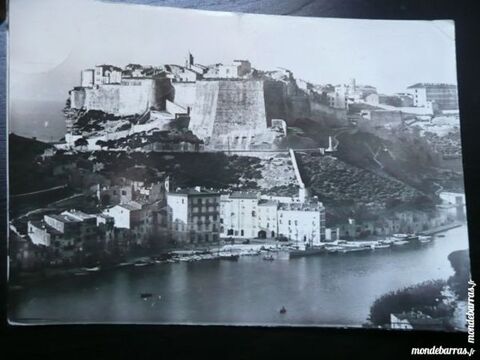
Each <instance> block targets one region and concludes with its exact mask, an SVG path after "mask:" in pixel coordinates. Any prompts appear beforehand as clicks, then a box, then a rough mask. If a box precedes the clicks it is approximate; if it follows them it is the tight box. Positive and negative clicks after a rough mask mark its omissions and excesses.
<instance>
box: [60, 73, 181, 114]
mask: <svg viewBox="0 0 480 360" xmlns="http://www.w3.org/2000/svg"><path fill="white" fill-rule="evenodd" d="M167 80H168V79H162V78H158V79H156V78H153V79H145V78H139V79H135V78H132V79H123V80H122V82H121V83H119V84H103V85H102V86H92V87H78V88H75V89H73V90H71V91H70V106H71V107H72V108H73V109H85V110H101V111H104V112H106V113H109V114H112V115H115V116H128V115H135V114H142V113H144V112H145V111H146V110H148V109H149V108H151V107H153V108H158V109H162V108H164V107H165V99H167V98H173V91H172V89H171V86H169V83H170V81H169V80H168V83H167Z"/></svg>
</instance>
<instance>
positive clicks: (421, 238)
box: [418, 235, 432, 244]
mask: <svg viewBox="0 0 480 360" xmlns="http://www.w3.org/2000/svg"><path fill="white" fill-rule="evenodd" d="M418 241H420V243H422V244H428V243H429V242H430V241H432V237H431V236H422V235H420V236H419V237H418Z"/></svg>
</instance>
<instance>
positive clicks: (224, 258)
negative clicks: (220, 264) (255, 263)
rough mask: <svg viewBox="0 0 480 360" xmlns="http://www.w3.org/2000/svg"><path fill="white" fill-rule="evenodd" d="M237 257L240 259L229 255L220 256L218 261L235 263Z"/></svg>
mask: <svg viewBox="0 0 480 360" xmlns="http://www.w3.org/2000/svg"><path fill="white" fill-rule="evenodd" d="M239 257H240V256H239V255H234V254H229V255H220V256H219V257H218V258H219V259H220V260H231V261H237V260H238V258H239Z"/></svg>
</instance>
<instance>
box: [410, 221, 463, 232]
mask: <svg viewBox="0 0 480 360" xmlns="http://www.w3.org/2000/svg"><path fill="white" fill-rule="evenodd" d="M462 225H464V223H461V222H454V223H451V224H447V225H443V226H438V227H436V228H433V229H430V230H425V231H422V232H419V233H418V235H434V234H438V233H441V232H444V231H447V230H451V229H454V228H457V227H460V226H462Z"/></svg>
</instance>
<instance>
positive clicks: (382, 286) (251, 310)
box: [9, 226, 468, 326]
mask: <svg viewBox="0 0 480 360" xmlns="http://www.w3.org/2000/svg"><path fill="white" fill-rule="evenodd" d="M443 235H445V236H444V237H439V236H435V238H434V240H433V241H432V242H431V243H429V244H424V245H419V246H416V247H412V246H409V247H400V248H398V249H396V248H388V249H377V250H369V251H365V252H354V253H347V254H320V255H317V256H309V257H302V258H293V259H290V260H274V261H265V260H263V258H262V257H261V256H245V257H240V259H239V260H238V261H229V260H206V261H196V262H180V263H171V264H170V263H169V264H156V265H154V266H145V267H126V268H117V269H112V270H106V271H99V272H94V273H89V274H87V275H83V276H71V277H68V278H61V279H51V280H48V281H42V282H38V283H36V284H33V285H32V284H29V285H28V286H24V287H23V289H20V290H16V291H12V292H10V296H9V319H10V321H12V322H18V323H40V324H41V323H145V324H146V323H163V324H172V323H175V324H229V325H302V326H361V325H362V324H363V323H365V321H366V320H367V317H368V314H369V309H370V306H371V305H372V303H373V302H374V300H375V299H376V298H378V297H379V296H381V295H383V294H384V293H387V292H389V291H392V290H397V289H400V288H403V287H406V286H410V285H414V284H417V283H419V282H423V281H426V280H433V279H445V280H446V279H447V278H448V277H449V276H451V275H452V274H453V269H452V267H451V266H450V263H449V261H448V259H447V256H448V255H449V254H450V253H451V252H452V251H455V250H462V249H467V248H468V236H467V229H466V226H462V227H458V228H455V229H452V230H449V231H447V232H445V233H444V234H443ZM142 294H148V296H142ZM150 294H151V295H150ZM282 307H285V309H286V310H287V311H286V313H283V314H282V313H280V312H279V310H280V309H281V308H282Z"/></svg>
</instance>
